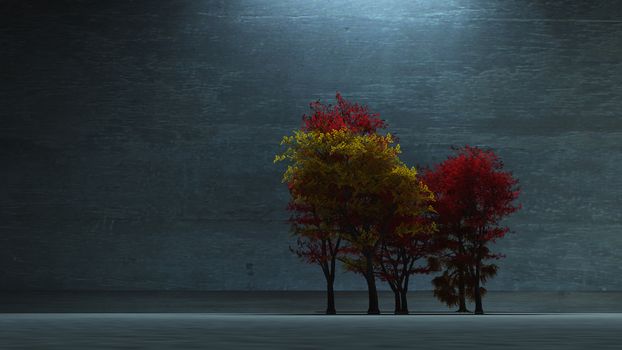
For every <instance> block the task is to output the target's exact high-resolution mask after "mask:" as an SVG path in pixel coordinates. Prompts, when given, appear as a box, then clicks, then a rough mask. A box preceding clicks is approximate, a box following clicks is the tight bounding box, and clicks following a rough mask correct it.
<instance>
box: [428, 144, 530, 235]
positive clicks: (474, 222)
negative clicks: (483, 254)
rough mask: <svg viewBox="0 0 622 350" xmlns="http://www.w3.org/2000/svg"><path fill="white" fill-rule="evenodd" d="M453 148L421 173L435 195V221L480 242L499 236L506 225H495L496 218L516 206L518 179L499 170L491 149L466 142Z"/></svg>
mask: <svg viewBox="0 0 622 350" xmlns="http://www.w3.org/2000/svg"><path fill="white" fill-rule="evenodd" d="M457 151H458V154H457V155H455V156H451V157H449V158H447V160H445V161H444V162H443V163H441V164H439V165H438V166H437V167H436V168H434V169H433V170H428V171H426V172H425V174H424V179H425V182H426V183H427V184H428V186H429V187H430V189H431V190H432V191H433V192H434V193H435V194H436V197H437V201H436V203H435V205H434V207H435V209H436V211H437V212H438V215H439V218H438V219H439V224H441V225H442V226H444V227H445V228H446V229H449V230H452V231H459V232H462V233H464V234H468V235H470V236H473V237H472V238H473V239H476V240H477V242H478V243H481V244H485V243H486V242H488V241H494V240H496V239H497V238H501V237H503V236H504V235H505V234H506V233H507V232H508V228H507V227H499V226H497V225H498V224H499V221H500V220H501V219H502V218H503V217H505V216H507V215H509V214H511V213H513V212H515V211H516V210H518V209H520V205H518V206H514V205H513V202H514V200H516V199H517V198H518V195H519V193H520V191H519V190H518V189H517V188H516V187H515V186H516V185H517V184H518V180H517V179H515V178H514V177H512V174H511V173H510V172H505V171H503V162H502V161H501V160H500V159H499V157H498V156H497V155H496V154H495V153H494V152H493V151H491V150H482V149H480V148H477V147H470V146H468V145H467V146H465V147H464V148H461V149H458V150H457Z"/></svg>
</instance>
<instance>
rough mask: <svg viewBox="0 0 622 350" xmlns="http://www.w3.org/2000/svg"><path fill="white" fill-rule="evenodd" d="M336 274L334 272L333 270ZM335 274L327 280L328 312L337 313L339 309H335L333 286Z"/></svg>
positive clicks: (329, 313) (328, 313)
mask: <svg viewBox="0 0 622 350" xmlns="http://www.w3.org/2000/svg"><path fill="white" fill-rule="evenodd" d="M333 274H334V272H333ZM334 279H335V278H334V275H333V276H331V278H328V279H327V280H326V314H327V315H335V314H336V313H337V310H336V309H335V290H334V288H333V284H334Z"/></svg>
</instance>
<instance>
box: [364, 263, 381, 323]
mask: <svg viewBox="0 0 622 350" xmlns="http://www.w3.org/2000/svg"><path fill="white" fill-rule="evenodd" d="M365 260H366V264H367V266H366V268H367V271H366V273H365V280H366V281H367V293H368V296H369V307H368V308H367V314H369V315H378V314H380V308H379V306H378V290H377V289H376V276H374V265H373V255H372V254H371V253H368V254H366V255H365Z"/></svg>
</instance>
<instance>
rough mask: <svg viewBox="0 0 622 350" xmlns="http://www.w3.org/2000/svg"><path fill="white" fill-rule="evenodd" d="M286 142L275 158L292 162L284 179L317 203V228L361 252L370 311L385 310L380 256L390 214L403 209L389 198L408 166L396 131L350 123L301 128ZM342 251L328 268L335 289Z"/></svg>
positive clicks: (295, 194)
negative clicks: (378, 278)
mask: <svg viewBox="0 0 622 350" xmlns="http://www.w3.org/2000/svg"><path fill="white" fill-rule="evenodd" d="M281 144H282V145H285V146H286V147H287V148H286V150H285V151H284V152H283V153H282V154H279V155H277V156H276V158H275V162H278V161H287V162H288V163H289V164H288V167H287V170H286V171H285V174H284V176H283V182H287V183H288V186H289V189H290V192H291V194H292V198H293V201H294V202H295V203H298V205H303V206H306V207H307V208H312V210H311V211H312V212H313V215H314V216H315V218H316V220H315V221H313V223H314V224H318V223H321V225H322V228H321V229H320V228H319V227H320V226H317V225H316V227H318V229H316V230H311V232H316V233H317V232H320V233H321V236H322V237H325V238H326V237H328V238H331V241H332V242H339V241H341V240H345V241H347V242H348V244H349V249H351V250H354V251H356V252H357V253H358V254H359V255H360V256H361V259H359V261H357V262H356V263H357V264H358V265H357V268H356V270H357V271H358V272H360V273H361V274H362V275H363V276H364V278H365V280H366V282H367V287H368V296H369V307H368V311H367V312H368V313H369V314H377V313H379V312H380V310H379V306H378V293H377V288H376V282H375V273H374V262H375V258H376V254H377V252H378V249H379V247H380V243H381V242H382V239H383V237H384V235H385V234H386V233H387V229H386V228H387V225H388V224H389V222H390V220H389V219H388V217H390V216H391V215H394V213H398V212H400V211H401V209H400V208H397V207H396V205H395V204H391V205H390V206H389V207H387V201H386V196H387V192H388V191H389V189H391V188H392V186H393V185H394V183H395V181H396V180H395V179H396V177H399V176H401V174H402V173H403V171H404V170H403V169H404V165H403V163H402V162H401V161H400V160H399V158H398V155H399V153H400V147H399V145H397V144H395V140H394V138H393V137H392V136H391V135H390V134H387V135H379V134H377V133H364V134H361V133H356V132H353V131H352V130H350V129H348V128H341V129H333V130H328V131H326V132H324V131H318V130H311V131H296V132H295V133H294V135H293V136H286V137H284V138H283V140H282V142H281ZM306 232H309V230H306ZM336 257H337V254H334V255H333V256H331V257H330V258H331V259H332V271H328V273H326V271H325V276H326V278H327V285H328V286H329V288H331V289H332V285H331V284H332V281H333V280H334V260H335V258H336ZM323 270H324V267H323Z"/></svg>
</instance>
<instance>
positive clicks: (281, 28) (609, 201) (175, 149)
mask: <svg viewBox="0 0 622 350" xmlns="http://www.w3.org/2000/svg"><path fill="white" fill-rule="evenodd" d="M50 3H51V4H50ZM117 3H118V4H114V5H113V4H110V2H106V1H99V2H95V1H93V2H92V3H91V4H89V3H88V2H85V1H73V2H68V1H49V3H48V2H44V1H41V2H27V1H18V0H15V1H0V13H1V15H0V16H2V17H1V22H0V48H1V53H0V79H1V83H0V117H1V120H2V122H1V129H0V140H1V141H0V142H1V146H0V164H2V171H1V172H0V180H1V182H0V200H1V204H0V205H1V212H0V230H1V232H0V283H1V284H0V289H177V288H182V289H321V288H322V276H321V273H320V271H319V270H318V269H317V268H316V267H309V266H306V265H304V264H302V263H300V262H298V261H297V259H296V258H295V257H294V256H292V254H291V253H290V252H289V251H288V239H289V236H288V226H287V225H286V224H285V223H284V222H283V220H284V219H285V218H286V217H287V215H286V212H285V210H284V207H285V205H286V202H287V199H288V196H287V193H286V190H285V188H284V186H283V185H282V184H281V183H280V173H281V171H282V170H283V169H282V167H280V166H275V165H273V164H272V159H273V156H274V154H275V153H276V152H277V151H278V143H279V141H280V138H281V136H282V135H284V134H287V133H289V132H290V131H291V130H292V129H294V128H296V127H297V126H298V124H299V121H300V116H301V115H302V114H303V113H304V112H306V111H307V104H308V102H310V101H311V100H315V99H317V98H321V99H323V100H325V101H331V100H332V99H333V98H334V93H335V91H336V90H339V91H341V92H342V93H343V94H344V96H345V97H346V98H349V99H351V100H354V101H359V102H363V103H367V104H368V105H369V106H370V108H371V109H372V110H374V111H378V112H381V114H382V116H383V117H384V118H385V119H386V120H387V121H388V123H389V124H390V128H391V130H392V131H394V132H395V133H397V134H398V135H399V137H400V140H401V144H402V147H403V150H404V154H403V158H404V159H405V160H406V161H407V162H409V163H411V164H422V165H424V164H431V163H433V162H437V161H440V160H442V159H444V158H445V157H446V156H447V155H448V154H450V150H449V147H450V146H451V145H462V144H466V143H468V144H471V145H479V146H485V147H492V148H494V149H495V150H497V151H498V153H499V154H500V155H501V156H502V157H503V159H504V160H505V163H506V167H507V168H508V169H510V170H512V171H514V173H515V175H516V176H517V177H518V178H519V179H520V180H521V184H522V188H523V191H524V192H523V195H522V200H521V202H522V203H523V206H524V209H523V210H522V212H520V213H519V214H517V215H515V216H514V217H512V218H511V219H509V220H508V223H509V224H510V226H511V227H512V228H513V230H514V231H515V233H514V234H511V235H510V236H508V237H506V238H505V239H504V240H503V241H502V242H500V243H499V244H498V250H499V251H501V252H504V253H506V254H507V258H506V259H505V260H504V261H502V262H501V267H502V268H501V271H500V274H499V276H498V277H497V278H496V279H495V280H493V281H492V282H491V283H490V288H491V289H501V290H589V289H597V290H601V289H609V290H610V289H622V277H620V276H622V264H621V263H620V262H621V258H622V253H620V252H621V248H622V214H621V211H620V209H621V207H622V205H621V201H622V200H621V197H622V177H621V176H620V173H621V172H622V120H621V117H622V3H621V2H619V1H592V2H587V1H576V2H575V1H541V0H531V1H522V0H521V1H519V0H516V1H504V0H498V1H493V0H470V1H469V0H465V1H439V0H421V1H414V0H402V1H377V0H374V1H363V0H358V1H354V0H352V1H343V0H340V1H277V0H262V1H260V0H248V1H241V0H240V1H224V0H223V1H209V0H203V1H164V0H161V1H118V2H117ZM428 280H429V279H428V278H423V279H419V280H417V281H416V283H415V286H414V288H420V289H429V282H428ZM337 286H338V288H340V289H363V288H364V283H362V279H361V278H360V277H358V276H350V275H340V276H338V281H337Z"/></svg>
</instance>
